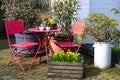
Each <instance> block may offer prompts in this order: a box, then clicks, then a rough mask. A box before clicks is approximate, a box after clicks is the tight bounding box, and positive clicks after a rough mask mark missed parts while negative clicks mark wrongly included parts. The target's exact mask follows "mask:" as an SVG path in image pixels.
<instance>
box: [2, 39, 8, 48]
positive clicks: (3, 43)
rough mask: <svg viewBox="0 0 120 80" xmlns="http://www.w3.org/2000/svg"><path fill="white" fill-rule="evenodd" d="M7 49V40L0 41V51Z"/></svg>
mask: <svg viewBox="0 0 120 80" xmlns="http://www.w3.org/2000/svg"><path fill="white" fill-rule="evenodd" d="M8 48H9V46H8V41H7V39H2V40H0V50H3V49H8Z"/></svg>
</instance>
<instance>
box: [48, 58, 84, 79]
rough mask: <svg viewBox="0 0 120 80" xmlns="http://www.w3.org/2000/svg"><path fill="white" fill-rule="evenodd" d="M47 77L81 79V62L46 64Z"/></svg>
mask: <svg viewBox="0 0 120 80" xmlns="http://www.w3.org/2000/svg"><path fill="white" fill-rule="evenodd" d="M48 77H59V78H78V79H80V78H83V60H81V62H80V63H75V62H54V61H49V62H48Z"/></svg>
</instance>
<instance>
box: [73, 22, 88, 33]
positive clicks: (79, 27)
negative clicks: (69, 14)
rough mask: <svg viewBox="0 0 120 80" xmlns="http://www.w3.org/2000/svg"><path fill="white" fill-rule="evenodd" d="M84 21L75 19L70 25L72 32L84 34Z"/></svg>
mask: <svg viewBox="0 0 120 80" xmlns="http://www.w3.org/2000/svg"><path fill="white" fill-rule="evenodd" d="M85 27H86V23H85V22H78V21H75V22H74V23H73V27H72V34H79V35H84V31H85Z"/></svg>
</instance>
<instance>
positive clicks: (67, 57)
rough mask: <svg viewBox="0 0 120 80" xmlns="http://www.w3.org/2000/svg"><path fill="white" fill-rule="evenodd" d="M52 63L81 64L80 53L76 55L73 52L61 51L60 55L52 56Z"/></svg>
mask: <svg viewBox="0 0 120 80" xmlns="http://www.w3.org/2000/svg"><path fill="white" fill-rule="evenodd" d="M50 61H57V62H80V61H81V57H80V54H79V53H75V52H72V51H68V52H64V51H60V52H58V53H54V54H52V56H50Z"/></svg>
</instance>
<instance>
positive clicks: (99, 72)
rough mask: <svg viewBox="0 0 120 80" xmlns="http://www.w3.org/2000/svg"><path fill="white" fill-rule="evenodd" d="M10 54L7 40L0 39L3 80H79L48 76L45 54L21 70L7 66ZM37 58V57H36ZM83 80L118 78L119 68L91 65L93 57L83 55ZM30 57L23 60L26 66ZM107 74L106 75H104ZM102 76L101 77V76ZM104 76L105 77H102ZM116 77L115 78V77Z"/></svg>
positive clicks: (14, 64)
mask: <svg viewBox="0 0 120 80" xmlns="http://www.w3.org/2000/svg"><path fill="white" fill-rule="evenodd" d="M10 56H11V52H10V49H9V47H8V43H7V40H6V39H4V40H0V77H1V78H4V79H5V80H80V79H64V78H48V77H47V64H46V62H45V56H43V58H42V63H41V64H34V65H33V66H32V68H31V69H30V70H26V71H25V72H23V71H22V70H21V69H20V67H19V66H18V64H17V63H16V62H15V63H12V64H10V65H9V66H7V62H8V60H9V58H10ZM38 59H39V57H38ZM84 60H85V61H84V80H91V79H92V80H97V78H98V79H99V80H104V78H106V77H108V78H107V79H108V80H109V79H112V78H113V80H119V79H120V77H119V75H120V71H118V70H120V69H118V68H116V67H111V68H109V69H98V68H94V66H93V58H90V57H88V56H84ZM30 61H31V57H27V58H25V60H24V63H23V64H24V65H25V66H26V65H27V64H28V63H30ZM106 75H107V76H106ZM101 76H103V77H101ZM104 76H106V77H104ZM116 77H117V79H115V78H116Z"/></svg>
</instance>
